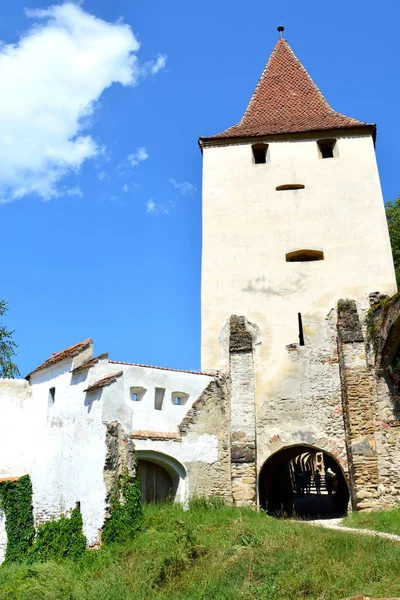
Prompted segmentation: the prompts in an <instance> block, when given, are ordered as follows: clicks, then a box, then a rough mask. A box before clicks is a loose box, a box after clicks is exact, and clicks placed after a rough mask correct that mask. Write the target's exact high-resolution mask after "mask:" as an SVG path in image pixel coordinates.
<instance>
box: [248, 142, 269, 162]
mask: <svg viewBox="0 0 400 600" xmlns="http://www.w3.org/2000/svg"><path fill="white" fill-rule="evenodd" d="M251 150H252V152H253V159H254V164H256V165H261V164H263V163H266V162H267V153H268V144H253V145H252V147H251Z"/></svg>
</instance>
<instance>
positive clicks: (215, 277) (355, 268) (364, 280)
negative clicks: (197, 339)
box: [202, 135, 396, 385]
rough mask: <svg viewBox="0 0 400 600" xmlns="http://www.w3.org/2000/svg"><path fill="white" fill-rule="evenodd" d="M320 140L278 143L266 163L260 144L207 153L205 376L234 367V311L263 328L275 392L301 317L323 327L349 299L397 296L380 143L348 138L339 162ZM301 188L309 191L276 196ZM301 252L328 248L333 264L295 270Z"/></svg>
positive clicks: (314, 264) (340, 149) (272, 145)
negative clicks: (292, 259) (225, 334)
mask: <svg viewBox="0 0 400 600" xmlns="http://www.w3.org/2000/svg"><path fill="white" fill-rule="evenodd" d="M316 139H317V138H315V139H309V140H300V139H299V140H290V139H287V140H276V141H270V143H269V150H268V152H269V161H268V162H267V163H266V164H259V165H256V164H254V162H253V159H252V151H251V144H237V145H228V146H223V147H211V148H205V149H204V166H203V262H202V368H203V369H210V368H220V369H222V370H227V367H228V357H227V354H226V344H218V339H219V337H220V335H221V332H222V330H223V327H224V325H225V323H226V321H227V319H228V318H229V316H230V315H232V314H238V315H245V316H246V317H247V318H248V320H249V321H252V322H254V323H256V324H257V326H258V327H259V328H260V329H261V334H262V339H261V341H262V349H261V354H262V362H263V363H264V364H265V365H267V364H268V367H266V368H267V370H268V371H269V374H268V376H267V377H266V379H265V380H264V381H263V383H264V385H268V383H269V378H270V377H275V376H279V373H280V371H281V366H280V363H281V359H282V356H281V357H279V353H281V354H282V352H284V349H285V346H286V345H287V344H290V343H294V342H297V341H298V326H297V313H298V312H301V313H302V314H303V315H304V317H305V320H306V323H307V318H308V319H313V318H317V319H319V320H322V319H324V317H326V315H327V314H328V313H329V311H330V310H331V308H333V307H334V306H335V304H336V301H337V300H338V299H339V298H346V297H349V298H354V299H356V300H358V301H360V302H364V303H365V301H366V297H367V295H368V293H370V292H373V291H376V290H379V291H380V292H384V293H387V294H393V293H395V291H396V283H395V276H394V267H393V261H392V257H391V249H390V242H389V237H388V232H387V225H386V219H385V213H384V207H383V200H382V193H381V188H380V181H379V175H378V170H377V166H376V158H375V152H374V147H373V141H372V138H371V136H369V135H359V136H351V135H348V136H340V137H339V138H338V139H337V147H336V150H337V154H338V156H337V157H335V158H329V159H321V158H319V152H318V146H317V143H316ZM291 183H295V184H303V185H304V186H305V189H303V190H296V191H293V190H287V191H276V189H275V188H276V186H279V185H284V184H291ZM297 249H315V250H322V251H323V252H324V257H325V260H323V261H316V262H307V263H287V262H286V261H285V255H286V254H287V253H288V252H291V251H293V250H297ZM224 346H225V348H224ZM271 351H272V352H273V356H272V355H271ZM274 364H275V365H276V368H275V367H274Z"/></svg>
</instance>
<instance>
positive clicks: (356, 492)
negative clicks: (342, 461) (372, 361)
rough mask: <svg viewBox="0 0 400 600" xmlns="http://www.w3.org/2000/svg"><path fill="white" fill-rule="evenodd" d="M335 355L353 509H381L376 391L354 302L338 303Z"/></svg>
mask: <svg viewBox="0 0 400 600" xmlns="http://www.w3.org/2000/svg"><path fill="white" fill-rule="evenodd" d="M337 327H338V352H339V367H340V376H341V385H342V404H343V418H344V427H345V434H346V447H347V455H348V459H349V467H350V468H349V471H350V483H351V485H350V489H351V495H352V504H353V508H355V509H357V510H363V509H368V510H369V509H373V508H380V506H381V504H380V498H379V495H380V494H379V489H378V488H379V470H378V453H377V445H376V438H375V423H376V417H377V415H376V408H377V406H376V405H377V399H376V389H375V382H374V377H373V372H372V370H371V369H370V368H369V367H368V364H367V360H366V348H365V343H364V336H363V334H362V327H361V321H360V318H359V316H358V312H357V305H356V303H355V301H354V300H339V302H338V322H337Z"/></svg>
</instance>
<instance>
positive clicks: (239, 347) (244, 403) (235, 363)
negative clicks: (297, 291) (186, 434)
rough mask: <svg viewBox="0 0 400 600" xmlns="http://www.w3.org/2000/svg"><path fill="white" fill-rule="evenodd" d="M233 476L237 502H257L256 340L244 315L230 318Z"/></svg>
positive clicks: (234, 494)
mask: <svg viewBox="0 0 400 600" xmlns="http://www.w3.org/2000/svg"><path fill="white" fill-rule="evenodd" d="M229 354H230V377H231V406H230V432H231V478H232V497H233V501H234V503H235V504H240V505H250V506H251V505H255V504H256V502H257V491H256V478H257V471H256V424H255V393H254V366H253V343H252V337H251V334H250V332H249V331H248V329H247V327H246V320H245V317H240V316H232V317H231V318H230V342H229Z"/></svg>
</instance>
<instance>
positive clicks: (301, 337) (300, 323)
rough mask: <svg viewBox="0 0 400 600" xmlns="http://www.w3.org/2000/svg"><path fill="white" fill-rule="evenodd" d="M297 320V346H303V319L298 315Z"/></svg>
mask: <svg viewBox="0 0 400 600" xmlns="http://www.w3.org/2000/svg"><path fill="white" fill-rule="evenodd" d="M298 320H299V344H300V346H304V332H303V319H302V318H301V313H298Z"/></svg>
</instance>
